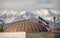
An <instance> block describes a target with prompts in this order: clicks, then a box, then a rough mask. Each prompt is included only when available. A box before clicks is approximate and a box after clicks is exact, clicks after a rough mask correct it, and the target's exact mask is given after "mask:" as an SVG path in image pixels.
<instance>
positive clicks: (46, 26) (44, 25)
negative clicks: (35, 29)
mask: <svg viewBox="0 0 60 38" xmlns="http://www.w3.org/2000/svg"><path fill="white" fill-rule="evenodd" d="M39 24H40V25H41V26H43V27H45V28H46V29H47V30H49V29H50V27H49V26H48V25H47V24H44V23H43V22H42V21H39Z"/></svg>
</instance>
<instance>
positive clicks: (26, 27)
mask: <svg viewBox="0 0 60 38" xmlns="http://www.w3.org/2000/svg"><path fill="white" fill-rule="evenodd" d="M41 31H42V30H41V28H40V25H39V24H38V23H37V22H35V21H33V20H21V21H17V22H15V23H13V24H11V25H10V26H9V27H8V28H6V29H5V30H4V32H41Z"/></svg>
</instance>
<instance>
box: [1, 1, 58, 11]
mask: <svg viewBox="0 0 60 38" xmlns="http://www.w3.org/2000/svg"><path fill="white" fill-rule="evenodd" d="M58 4H59V0H0V9H14V10H37V9H40V8H50V9H58V8H59V6H58Z"/></svg>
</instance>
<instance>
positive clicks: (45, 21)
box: [39, 16, 49, 24]
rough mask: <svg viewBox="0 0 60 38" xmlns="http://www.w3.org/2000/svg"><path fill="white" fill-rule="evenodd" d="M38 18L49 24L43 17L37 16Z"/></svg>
mask: <svg viewBox="0 0 60 38" xmlns="http://www.w3.org/2000/svg"><path fill="white" fill-rule="evenodd" d="M39 19H40V20H42V21H43V22H45V23H46V24H49V22H47V21H46V20H45V19H43V18H42V17H40V16H39Z"/></svg>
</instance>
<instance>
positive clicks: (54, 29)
mask: <svg viewBox="0 0 60 38" xmlns="http://www.w3.org/2000/svg"><path fill="white" fill-rule="evenodd" d="M55 19H56V17H55V16H54V17H53V20H54V30H55Z"/></svg>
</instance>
